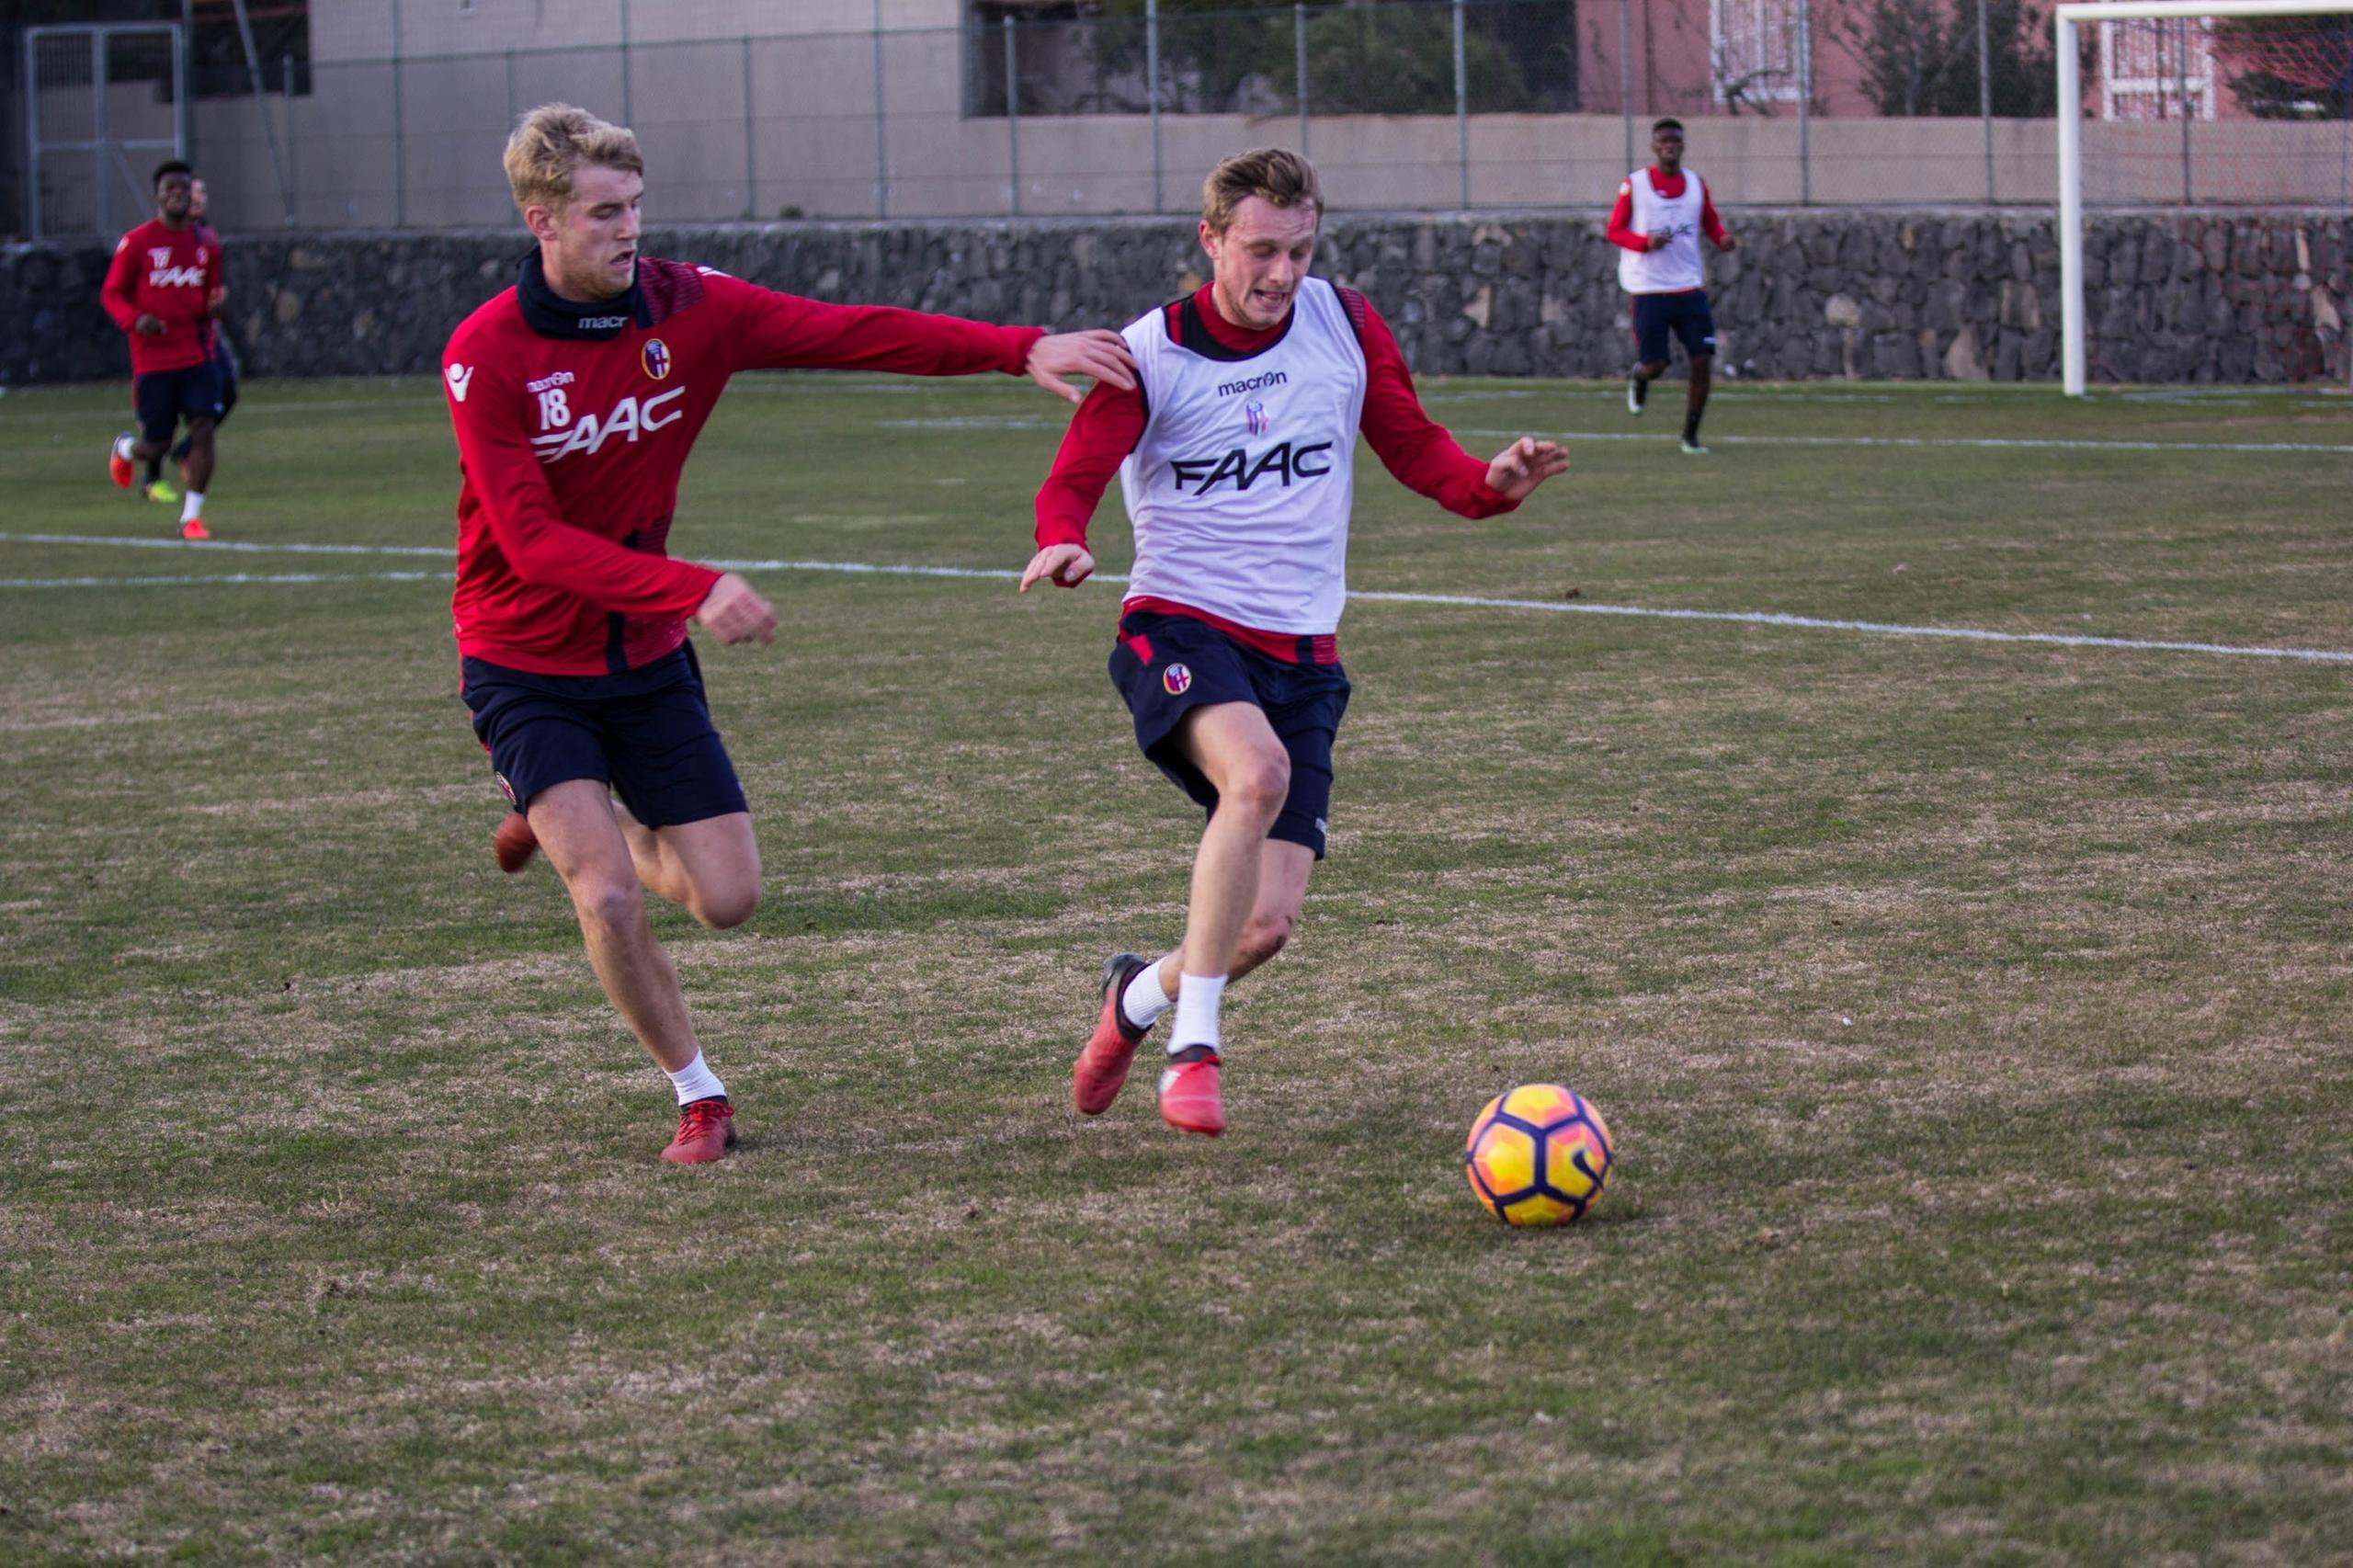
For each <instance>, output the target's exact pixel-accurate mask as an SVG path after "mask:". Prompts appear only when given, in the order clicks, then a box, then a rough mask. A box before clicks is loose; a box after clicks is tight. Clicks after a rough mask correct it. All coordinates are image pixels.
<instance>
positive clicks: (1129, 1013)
mask: <svg viewBox="0 0 2353 1568" xmlns="http://www.w3.org/2000/svg"><path fill="white" fill-rule="evenodd" d="M1174 1006H1176V1003H1174V1002H1171V1001H1170V1000H1169V999H1168V993H1167V992H1165V991H1163V990H1162V989H1161V988H1160V965H1159V963H1158V961H1157V960H1155V961H1154V962H1152V963H1148V964H1146V965H1144V966H1143V967H1142V969H1140V970H1138V971H1136V977H1135V978H1134V979H1133V980H1131V981H1129V982H1128V988H1127V989H1126V990H1125V991H1122V992H1120V1012H1121V1013H1122V1014H1124V1015H1125V1016H1126V1017H1127V1020H1128V1022H1130V1023H1131V1024H1133V1025H1135V1027H1136V1028H1140V1029H1148V1028H1152V1026H1153V1025H1154V1024H1156V1023H1158V1022H1159V1021H1160V1015H1161V1014H1163V1013H1165V1012H1166V1011H1168V1009H1169V1008H1171V1007H1174Z"/></svg>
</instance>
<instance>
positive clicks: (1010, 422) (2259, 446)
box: [874, 414, 2353, 457]
mask: <svg viewBox="0 0 2353 1568" xmlns="http://www.w3.org/2000/svg"><path fill="white" fill-rule="evenodd" d="M874 423H875V425H876V426H879V427H880V428H882V429H886V430H1050V429H1051V430H1059V429H1061V428H1062V427H1063V424H1064V423H1065V422H1064V421H1063V420H1059V419H1039V418H1033V417H1031V416H1030V415H1020V414H962V415H941V416H940V417H938V418H934V419H878V420H876V421H874ZM1453 430H1454V434H1456V435H1457V436H1478V437H1495V438H1499V439H1502V440H1506V441H1508V440H1512V439H1515V438H1517V437H1521V436H1542V437H1544V438H1545V439H1546V440H1551V441H1661V440H1665V439H1666V438H1667V436H1666V435H1662V434H1661V431H1666V432H1668V434H1669V435H1671V434H1672V428H1671V425H1670V424H1668V423H1665V422H1663V423H1662V424H1661V425H1659V426H1655V427H1654V428H1652V429H1649V430H1554V431H1551V432H1545V431H1540V430H1536V429H1532V428H1523V429H1517V430H1503V429H1490V428H1482V427H1479V426H1465V425H1458V426H1454V427H1453ZM1708 441H1709V443H1710V444H1711V445H1712V446H1719V447H1897V448H1924V447H1935V448H1958V449H1978V448H1984V449H1994V450H1996V451H2059V452H2325V453H2333V454H2335V455H2336V456H2338V457H2353V446H2336V445H2333V444H2331V443H2328V442H2325V441H2067V440H2060V439H2057V438H2055V437H2054V438H2041V437H2029V436H2016V437H2006V436H1978V437H1961V436H1721V435H1711V436H1710V437H1708Z"/></svg>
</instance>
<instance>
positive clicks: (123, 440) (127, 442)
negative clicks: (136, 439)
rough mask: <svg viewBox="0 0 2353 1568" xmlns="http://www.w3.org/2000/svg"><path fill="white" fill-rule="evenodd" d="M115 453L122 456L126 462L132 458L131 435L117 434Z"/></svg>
mask: <svg viewBox="0 0 2353 1568" xmlns="http://www.w3.org/2000/svg"><path fill="white" fill-rule="evenodd" d="M114 455H115V456H117V457H119V458H120V459H121V460H123V461H125V462H129V461H131V437H128V436H117V437H115V438H114Z"/></svg>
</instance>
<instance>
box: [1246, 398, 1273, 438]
mask: <svg viewBox="0 0 2353 1568" xmlns="http://www.w3.org/2000/svg"><path fill="white" fill-rule="evenodd" d="M1242 422H1243V423H1244V424H1245V425H1247V426H1249V427H1250V434H1252V435H1253V436H1263V435H1265V434H1266V433H1267V405H1266V404H1265V403H1260V402H1259V401H1258V400H1257V399H1256V398H1255V397H1254V398H1252V399H1251V400H1250V401H1249V402H1248V403H1244V404H1243V405H1242Z"/></svg>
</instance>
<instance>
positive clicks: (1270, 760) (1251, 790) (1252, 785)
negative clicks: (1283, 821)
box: [1218, 751, 1290, 822]
mask: <svg viewBox="0 0 2353 1568" xmlns="http://www.w3.org/2000/svg"><path fill="white" fill-rule="evenodd" d="M1218 793H1219V795H1220V796H1221V798H1222V799H1224V800H1228V801H1233V804H1234V806H1235V807H1236V808H1237V809H1239V810H1241V811H1245V812H1248V813H1249V814H1250V815H1252V816H1254V817H1257V818H1261V819H1263V820H1264V821H1267V822H1272V821H1274V820H1275V817H1276V814H1277V813H1279V812H1281V810H1282V809H1283V801H1285V800H1286V799H1287V798H1289V796H1290V757H1289V756H1285V755H1284V754H1283V753H1281V752H1279V751H1277V752H1269V753H1267V754H1266V755H1264V756H1253V757H1251V758H1250V759H1249V760H1248V761H1246V762H1245V763H1243V764H1242V765H1241V766H1240V767H1236V768H1235V769H1234V770H1233V776H1232V777H1231V778H1228V779H1227V780H1226V783H1225V787H1224V788H1223V789H1222V790H1219V791H1218Z"/></svg>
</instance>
